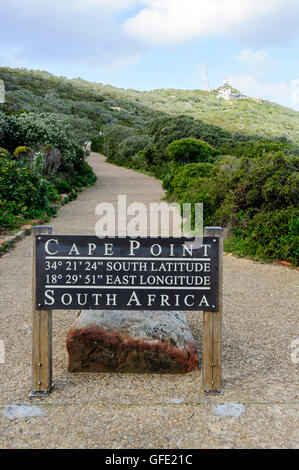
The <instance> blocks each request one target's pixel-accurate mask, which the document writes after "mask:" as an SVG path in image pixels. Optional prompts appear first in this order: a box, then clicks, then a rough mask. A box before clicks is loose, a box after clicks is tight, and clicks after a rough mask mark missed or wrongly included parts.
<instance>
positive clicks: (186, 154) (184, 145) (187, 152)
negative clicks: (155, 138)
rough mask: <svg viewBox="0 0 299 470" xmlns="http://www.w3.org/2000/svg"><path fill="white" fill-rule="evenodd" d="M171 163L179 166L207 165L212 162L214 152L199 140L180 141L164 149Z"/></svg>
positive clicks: (209, 146)
mask: <svg viewBox="0 0 299 470" xmlns="http://www.w3.org/2000/svg"><path fill="white" fill-rule="evenodd" d="M166 151H167V153H168V155H169V157H170V158H171V160H172V161H174V162H177V163H179V164H181V165H184V164H186V163H199V162H201V163H207V162H210V161H212V159H213V154H214V150H213V148H212V147H211V145H209V144H207V143H206V142H204V141H203V140H199V139H193V138H189V139H180V140H175V141H174V142H172V143H171V144H169V145H168V147H167V149H166Z"/></svg>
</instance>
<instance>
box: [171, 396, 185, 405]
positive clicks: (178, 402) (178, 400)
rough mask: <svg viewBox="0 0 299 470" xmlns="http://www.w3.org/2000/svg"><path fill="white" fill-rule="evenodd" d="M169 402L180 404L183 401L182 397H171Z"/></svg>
mask: <svg viewBox="0 0 299 470" xmlns="http://www.w3.org/2000/svg"><path fill="white" fill-rule="evenodd" d="M170 402H171V403H174V404H175V405H181V404H182V403H184V400H182V398H172V399H171V400H170Z"/></svg>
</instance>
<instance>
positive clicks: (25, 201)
mask: <svg viewBox="0 0 299 470" xmlns="http://www.w3.org/2000/svg"><path fill="white" fill-rule="evenodd" d="M58 198H59V195H58V193H57V191H56V189H55V187H54V185H53V184H52V183H50V182H49V181H47V180H45V179H44V178H40V177H39V175H37V174H35V173H34V172H33V170H32V169H31V168H29V167H27V166H25V165H24V164H23V163H21V162H17V161H13V160H6V161H3V160H0V201H1V213H2V215H1V221H0V225H2V226H6V220H7V219H9V216H10V215H14V216H19V215H21V216H23V217H28V218H30V217H34V216H35V215H36V214H37V213H38V212H39V211H40V210H45V211H47V210H48V209H49V208H50V202H51V201H53V200H55V199H58ZM3 214H4V215H3ZM5 214H6V215H5Z"/></svg>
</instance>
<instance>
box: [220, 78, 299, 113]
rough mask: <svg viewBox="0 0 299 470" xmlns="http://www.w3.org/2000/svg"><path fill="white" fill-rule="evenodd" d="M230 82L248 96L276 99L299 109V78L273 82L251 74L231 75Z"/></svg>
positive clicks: (280, 102)
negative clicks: (288, 81)
mask: <svg viewBox="0 0 299 470" xmlns="http://www.w3.org/2000/svg"><path fill="white" fill-rule="evenodd" d="M229 81H230V83H231V84H232V85H233V86H234V87H236V88H238V89H239V90H241V91H242V93H245V94H246V95H247V96H251V97H254V98H261V99H264V100H269V101H274V102H276V103H279V104H282V105H284V106H288V107H292V108H294V109H298V110H299V79H297V80H292V81H291V82H290V83H287V82H280V83H271V82H267V81H263V80H262V79H261V78H259V77H258V76H254V75H251V74H245V73H244V74H240V75H231V76H230V77H229Z"/></svg>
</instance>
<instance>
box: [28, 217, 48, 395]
mask: <svg viewBox="0 0 299 470" xmlns="http://www.w3.org/2000/svg"><path fill="white" fill-rule="evenodd" d="M51 234H52V227H49V226H36V227H33V228H32V247H33V250H32V260H33V264H32V390H31V392H30V395H29V396H30V397H44V396H48V394H49V393H50V391H51V389H52V311H51V310H38V309H37V305H36V241H37V238H38V237H39V236H40V235H51Z"/></svg>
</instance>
